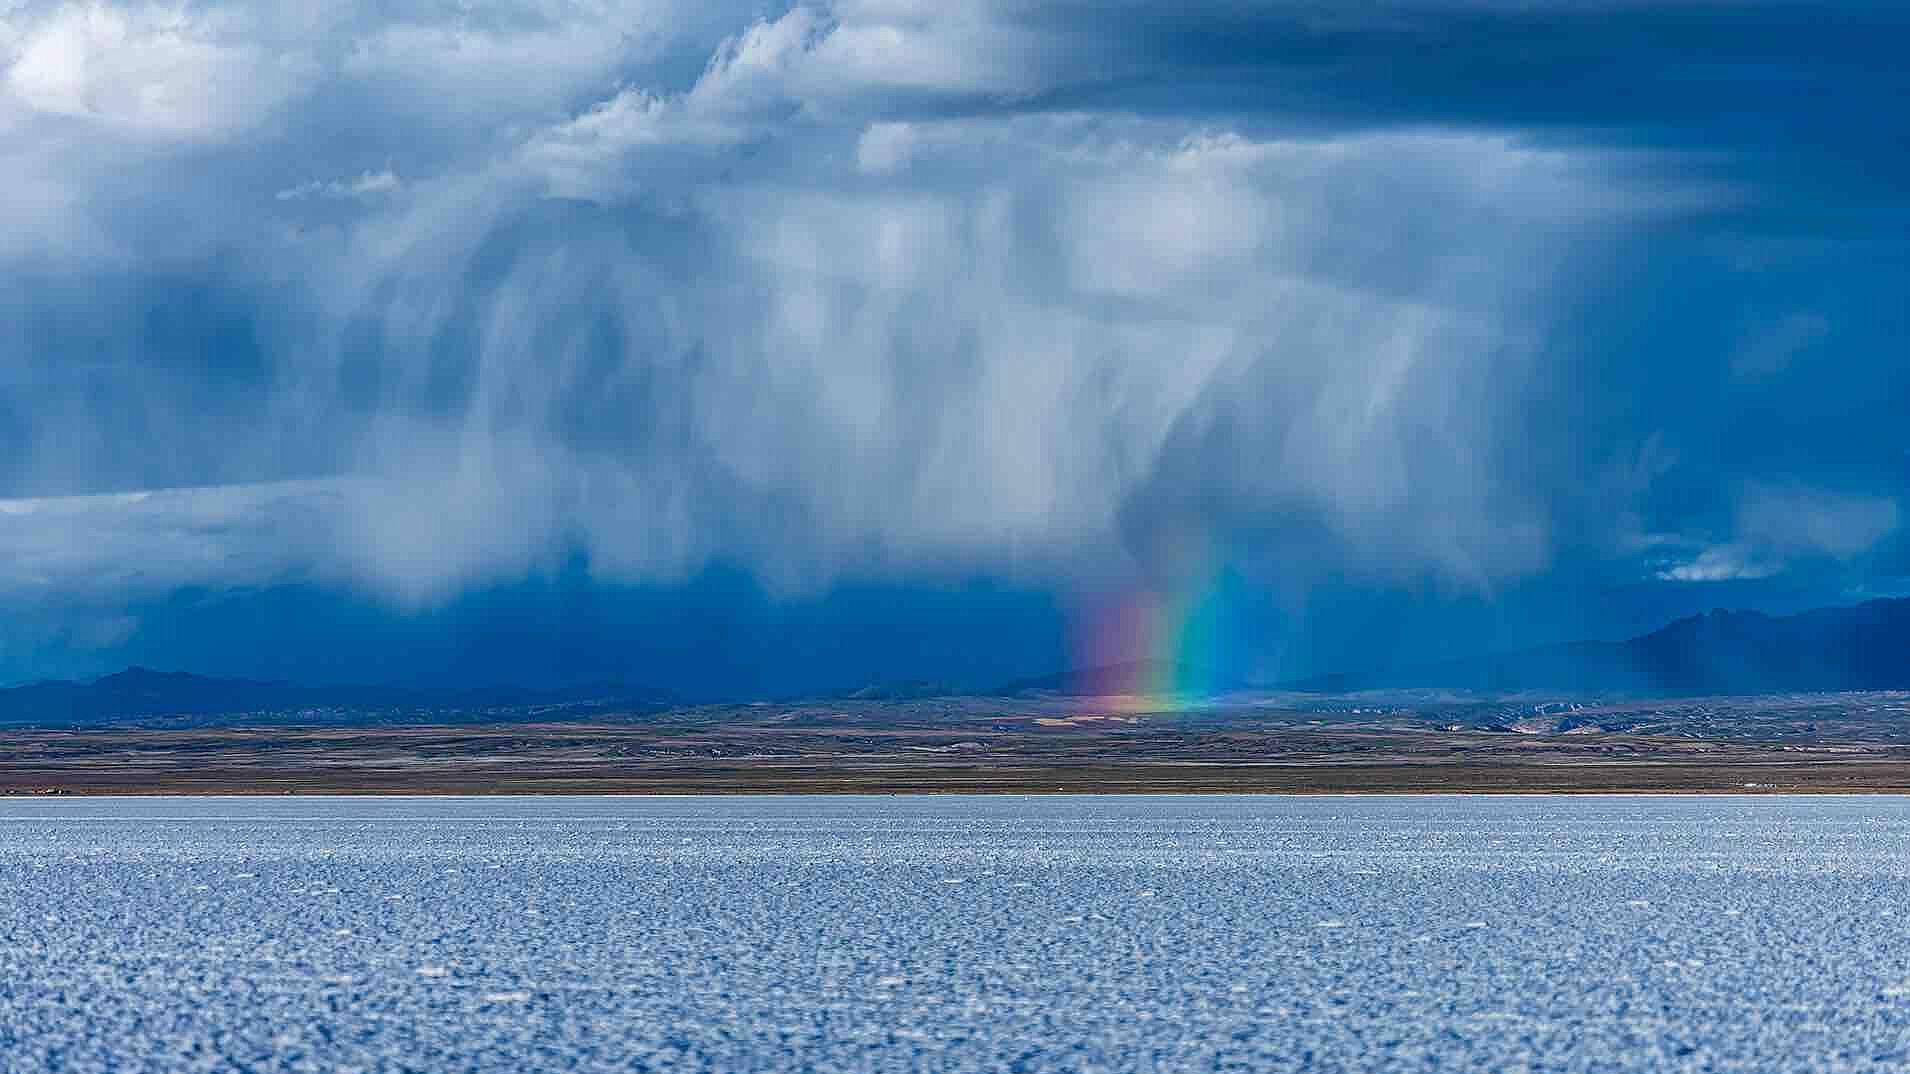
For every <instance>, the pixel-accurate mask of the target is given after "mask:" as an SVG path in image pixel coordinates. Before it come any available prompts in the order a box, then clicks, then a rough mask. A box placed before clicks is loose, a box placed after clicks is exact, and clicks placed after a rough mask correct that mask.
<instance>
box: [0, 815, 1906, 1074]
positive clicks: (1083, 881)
mask: <svg viewBox="0 0 1910 1074" xmlns="http://www.w3.org/2000/svg"><path fill="white" fill-rule="evenodd" d="M952 880H959V881H960V882H959V883H950V882H949V881H952ZM1906 898H1910V800H1905V799H1898V798H1802V799H1800V798H1788V799H1787V798H1741V799H1720V798H1710V799H1702V798H1675V799H1667V798H1656V799H1654V798H1571V799H1564V798H1487V799H1481V798H1385V799H1346V798H1330V799H1307V798H1288V799H1279V798H1112V799H1099V798H1060V797H1056V798H1035V799H1026V798H979V799H978V798H940V797H937V798H920V799H915V798H869V799H847V798H829V799H818V798H753V799H683V798H673V799H604V798H583V799H579V798H568V799H566V798H545V799H495V798H485V799H370V800H368V799H277V800H261V799H95V800H74V799H61V800H11V801H3V802H0V1070H4V1071H6V1072H7V1074H34V1072H39V1071H73V1072H80V1071H101V1072H105V1071H112V1072H122V1071H125V1072H131V1071H168V1072H170V1071H200V1070H203V1071H230V1070H245V1071H306V1070H313V1071H345V1070H358V1071H433V1072H438V1071H451V1072H455V1071H498V1072H510V1074H516V1072H519V1071H530V1070H552V1069H563V1070H583V1071H596V1070H603V1071H610V1070H616V1071H642V1070H670V1071H684V1070H710V1071H793V1070H817V1071H862V1070H869V1071H906V1070H924V1071H927V1070H936V1071H942V1070H977V1071H980V1070H991V1071H992V1070H1021V1071H1043V1070H1068V1071H1084V1070H1107V1071H1115V1070H1177V1071H1178V1070H1274V1071H1280V1070H1314V1071H1319V1070H1345V1071H1373V1070H1421V1069H1434V1068H1437V1069H1441V1070H1452V1069H1460V1070H1479V1071H1502V1070H1520V1069H1543V1070H1548V1071H1575V1070H1584V1071H1591V1070H1598V1071H1624V1070H1636V1071H1682V1070H1689V1071H1700V1070H1704V1071H1733V1070H1739V1071H1782V1070H1821V1071H1862V1070H1893V1071H1895V1070H1902V1069H1905V1067H1906V1066H1910V937H1906V936H1905V935H1904V934H1903V933H1902V931H1901V930H1900V929H1897V928H1894V927H1893V926H1894V924H1895V922H1896V921H1897V920H1899V918H1898V917H1893V916H1891V915H1892V914H1893V913H1895V911H1896V910H1897V909H1898V908H1900V907H1901V906H1903V905H1904V903H1905V900H1906Z"/></svg>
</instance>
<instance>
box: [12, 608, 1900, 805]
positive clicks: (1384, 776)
mask: <svg viewBox="0 0 1910 1074" xmlns="http://www.w3.org/2000/svg"><path fill="white" fill-rule="evenodd" d="M1905 637H1910V601H1877V602H1872V603H1869V604H1865V605H1860V606H1857V607H1853V608H1844V609H1826V610H1823V611H1818V612H1812V613H1808V614H1806V615H1801V616H1795V617H1791V618H1769V617H1765V616H1760V615H1752V614H1745V613H1714V614H1712V615H1708V616H1703V617H1698V618H1694V619H1689V620H1683V621H1680V622H1677V623H1674V624H1671V625H1670V626H1668V627H1666V628H1665V629H1663V630H1660V631H1657V632H1654V633H1652V634H1649V635H1645V636H1642V637H1640V638H1636V639H1633V640H1631V641H1628V642H1621V643H1584V644H1579V645H1566V646H1555V647H1551V648H1547V649H1540V650H1534V651H1532V652H1530V653H1514V654H1507V655H1502V656H1493V657H1486V658H1481V659H1478V660H1472V661H1459V662H1453V663H1449V664H1444V665H1438V666H1435V667H1431V668H1427V669H1408V670H1404V671H1398V672H1381V673H1370V674H1362V675H1341V676H1331V677H1328V678H1325V679H1319V680H1311V681H1308V682H1304V683H1296V684H1289V685H1286V686H1284V687H1279V688H1267V687H1262V688H1254V687H1251V686H1248V685H1244V684H1242V685H1238V686H1235V687H1233V688H1228V689H1221V690H1217V691H1213V692H1208V693H1202V694H1199V695H1192V694H1171V695H1148V694H1107V693H1104V692H1099V691H1097V690H1093V689H1089V688H1088V687H1087V685H1083V684H1106V683H1110V682H1137V683H1141V682H1148V681H1173V680H1174V679H1175V678H1176V675H1175V674H1173V672H1174V670H1175V669H1160V668H1149V667H1144V666H1122V667H1114V668H1106V667H1103V668H1091V669H1078V670H1076V671H1073V672H1069V673H1063V674H1059V675H1055V676H1051V677H1048V678H1045V679H1037V680H1027V681H1020V682H1016V683H1011V684H1007V685H1004V686H1002V687H1000V688H997V689H993V690H986V691H974V692H968V693H958V692H947V691H946V689H945V688H941V687H936V686H934V685H927V684H906V683H904V684H882V685H878V686H874V687H867V688H860V689H856V690H851V691H843V692H840V693H837V694H832V695H827V696H820V697H795V698H784V699H774V700H763V699H758V700H737V701H732V702H722V703H703V704H688V703H684V702H682V701H679V700H677V699H674V698H672V697H670V696H669V695H667V694H664V693H662V692H660V691H654V690H644V689H641V688H633V687H627V686H623V685H620V684H614V683H609V684H599V685H596V686H587V687H578V688H572V689H566V690H551V691H536V690H527V689H515V688H511V689H505V688H492V689H477V688H473V689H466V690H425V689H409V690H407V689H391V688H356V687H305V686H297V685H292V684H284V683H262V682H251V681H244V680H229V679H217V678H208V677H202V676H196V675H191V674H187V673H182V672H157V671H150V670H146V669H137V668H136V669H130V670H128V671H125V672H120V673H117V674H114V675H109V676H105V677H103V678H100V679H98V680H95V681H92V682H49V683H38V684H32V685H28V686H22V687H16V688H13V689H10V690H7V691H4V692H0V714H4V721H5V722H6V723H7V724H10V725H11V726H12V727H13V728H14V729H15V730H14V731H12V732H11V733H9V734H8V735H7V736H6V738H5V740H4V741H3V742H0V789H5V790H10V791H13V792H26V793H79V792H91V793H100V792H111V791H141V792H144V791H157V790H165V791H196V792H209V791H347V792H380V791H383V792H392V791H432V792H501V791H517V792H525V791H531V792H537V791H544V792H551V791H581V790H604V791H657V790H668V791H710V792H733V791H748V790H757V791H762V790H775V791H840V790H874V791H894V790H945V791H946V790H964V791H990V790H993V791H1043V792H1047V791H1053V790H1120V791H1135V790H1220V791H1243V790H1268V791H1293V790H1340V791H1353V790H1412V789H1446V790H1626V789H1676V790H1733V791H1736V790H1745V789H1752V790H1767V791H1776V790H1863V789H1870V790H1876V789H1891V788H1910V766H1907V765H1906V762H1910V665H1906V663H1905V662H1904V661H1902V659H1901V654H1902V653H1903V651H1904V650H1903V648H1902V646H1903V639H1904V638H1905ZM1178 677H1179V678H1181V679H1185V678H1187V677H1188V676H1186V675H1180V676H1178ZM1746 686H1752V687H1757V688H1759V689H1742V688H1743V687H1746ZM1674 687H1683V688H1684V689H1682V690H1677V689H1673V688H1674ZM1706 687H1709V688H1713V689H1715V690H1716V691H1717V692H1714V693H1705V692H1698V691H1700V690H1702V689H1703V688H1706ZM1734 687H1737V688H1740V689H1737V690H1733V689H1732V688H1734ZM1778 687H1783V689H1776V688H1778ZM1651 691H1664V692H1651Z"/></svg>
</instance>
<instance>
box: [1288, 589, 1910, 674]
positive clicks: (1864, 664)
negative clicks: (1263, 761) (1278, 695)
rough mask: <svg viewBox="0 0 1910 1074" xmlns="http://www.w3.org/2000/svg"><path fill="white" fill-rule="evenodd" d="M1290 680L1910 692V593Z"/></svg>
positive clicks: (1701, 618) (1719, 615)
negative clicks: (1608, 638)
mask: <svg viewBox="0 0 1910 1074" xmlns="http://www.w3.org/2000/svg"><path fill="white" fill-rule="evenodd" d="M1283 685H1284V687H1285V688H1287V689H1294V690H1303V691H1310V692H1316V693H1350V692H1353V691H1358V690H1376V689H1407V688H1415V687H1426V688H1445V689H1455V690H1474V691H1480V692H1492V693H1505V692H1512V691H1519V690H1559V691H1565V692H1570V693H1601V694H1610V693H1627V694H1768V693H1791V692H1808V691H1833V690H1910V599H1902V600H1873V601H1870V602H1868V603H1865V604H1859V605H1856V606H1854V607H1844V608H1820V609H1817V610H1816V611H1809V612H1804V613H1801V614H1799V615H1789V616H1769V615H1764V614H1762V613H1759V612H1731V611H1724V610H1718V611H1713V612H1711V613H1710V614H1709V615H1694V616H1691V617H1689V618H1686V619H1680V620H1678V621H1676V622H1674V623H1672V624H1671V625H1669V626H1667V627H1665V628H1663V629H1662V630H1656V631H1653V632H1652V633H1650V634H1645V635H1641V636H1639V637H1636V638H1632V639H1630V640H1628V641H1609V642H1607V641H1576V642H1568V643H1566V644H1562V645H1546V646H1540V647H1538V648H1533V649H1523V650H1519V651H1516V652H1507V653H1496V654H1493V655H1490V656H1480V657H1470V658H1466V659H1463V660H1449V661H1445V662H1443V663H1436V664H1424V665H1419V666H1415V667H1405V668H1398V669H1393V670H1388V671H1372V672H1361V673H1353V674H1341V675H1323V676H1320V677H1318V678H1313V679H1306V680H1302V681H1299V682H1293V683H1286V684H1283Z"/></svg>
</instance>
